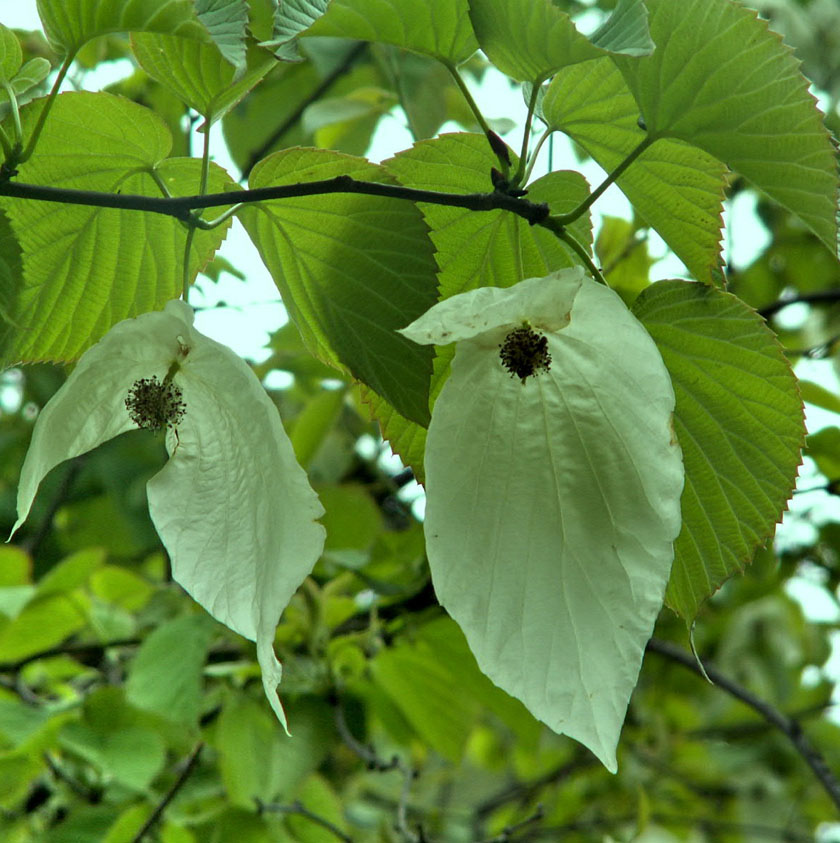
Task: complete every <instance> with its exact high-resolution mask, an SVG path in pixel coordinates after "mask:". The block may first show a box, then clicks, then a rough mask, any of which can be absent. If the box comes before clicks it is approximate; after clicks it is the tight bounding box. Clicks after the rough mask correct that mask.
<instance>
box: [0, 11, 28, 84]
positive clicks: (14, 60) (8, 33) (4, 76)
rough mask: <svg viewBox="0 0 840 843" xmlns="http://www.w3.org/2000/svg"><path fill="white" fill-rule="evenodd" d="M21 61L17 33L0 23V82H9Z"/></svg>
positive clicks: (21, 56) (21, 53) (21, 55)
mask: <svg viewBox="0 0 840 843" xmlns="http://www.w3.org/2000/svg"><path fill="white" fill-rule="evenodd" d="M22 63H23V52H22V50H21V49H20V41H18V37H17V35H15V33H14V32H12V30H11V29H9V28H8V27H7V26H3V24H0V82H11V80H12V79H14V77H15V74H16V73H17V72H18V70H19V69H20V66H21V64H22Z"/></svg>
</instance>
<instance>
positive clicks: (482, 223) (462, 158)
mask: <svg viewBox="0 0 840 843" xmlns="http://www.w3.org/2000/svg"><path fill="white" fill-rule="evenodd" d="M497 163H498V161H497V159H496V157H495V155H494V154H493V152H492V150H491V149H490V146H489V145H488V143H487V139H486V138H485V137H484V135H478V134H467V133H458V134H449V135H443V136H442V137H439V138H434V139H432V140H427V141H421V142H420V143H416V144H414V146H413V147H412V148H411V149H407V150H405V151H404V152H400V153H398V154H397V155H395V156H394V157H393V158H390V159H388V160H387V161H385V162H384V163H383V166H384V167H385V168H386V169H387V170H388V172H390V173H392V174H393V175H394V176H396V178H397V179H398V180H399V182H400V184H403V185H405V186H406V187H414V188H421V189H424V190H439V191H443V192H447V193H486V192H488V191H491V190H492V189H493V186H492V184H491V182H490V168H491V167H493V166H494V165H496V164H497ZM528 191H529V192H528V198H529V199H531V200H532V201H534V202H549V203H550V205H551V210H552V212H553V213H564V212H566V211H571V210H572V209H573V208H576V207H577V206H578V205H579V204H580V203H581V202H582V201H583V200H584V199H585V198H586V197H587V196H588V195H589V188H588V186H587V184H586V180H585V179H584V178H583V176H581V175H580V174H579V173H575V172H570V171H558V172H554V173H549V174H548V175H547V176H543V177H542V178H540V179H537V180H536V181H535V182H533V183H532V184H530V185H529V186H528ZM419 207H420V208H421V209H422V211H423V216H424V218H425V220H426V222H427V223H428V225H429V228H430V229H431V233H430V237H431V239H432V242H433V243H434V245H435V260H436V261H437V264H438V268H439V272H438V279H439V284H440V298H441V299H444V298H447V297H449V296H451V295H454V294H455V293H460V292H464V291H465V290H472V289H475V288H476V287H484V286H497V287H508V286H510V285H511V284H515V283H516V282H517V281H521V280H522V278H523V277H527V276H537V275H544V274H547V273H548V272H553V271H554V270H556V269H561V268H563V267H569V266H573V265H575V264H578V263H579V259H578V258H577V256H575V255H574V253H573V252H571V251H570V250H568V249H567V248H566V247H565V246H564V245H563V243H562V242H561V241H559V240H558V239H557V238H556V237H555V236H554V235H553V234H552V233H551V232H549V231H547V230H546V229H543V228H541V227H539V226H532V225H529V224H528V223H527V222H526V221H525V220H523V219H522V218H521V217H518V216H515V215H514V214H509V213H508V212H506V211H487V212H481V213H479V212H476V211H469V210H466V209H464V208H451V207H447V206H444V205H433V204H429V203H424V202H421V203H419ZM570 229H571V231H572V232H573V233H574V235H575V236H576V237H577V238H578V239H579V240H580V241H581V242H583V244H584V245H587V246H588V245H589V244H591V242H592V228H591V222H590V219H589V215H588V214H584V215H583V216H582V217H580V218H579V219H578V220H576V221H575V222H574V223H573V224H572V225H571V226H570ZM400 327H402V326H400Z"/></svg>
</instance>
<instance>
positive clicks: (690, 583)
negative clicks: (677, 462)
mask: <svg viewBox="0 0 840 843" xmlns="http://www.w3.org/2000/svg"><path fill="white" fill-rule="evenodd" d="M633 312H634V313H635V314H636V316H637V317H638V318H639V319H640V320H641V322H642V324H643V325H644V326H645V328H646V329H647V330H648V331H649V332H650V334H651V336H652V337H653V338H654V340H655V341H656V344H657V346H658V347H659V350H660V352H661V353H662V357H663V359H664V360H665V364H666V366H667V367H668V371H669V372H670V373H671V379H672V381H673V383H674V391H675V392H676V395H677V406H676V411H675V416H674V427H675V430H676V433H677V436H678V438H679V441H680V443H681V445H682V448H683V455H684V460H685V470H686V485H685V492H684V493H683V502H682V509H683V528H682V532H681V533H680V536H679V538H678V539H677V542H676V545H675V558H674V570H673V573H672V575H671V581H670V583H669V585H668V592H667V596H666V601H667V603H668V605H669V606H671V607H672V608H673V609H674V610H675V611H677V612H679V614H680V615H682V616H683V617H684V618H686V620H688V621H690V620H691V619H692V618H693V617H694V616H695V615H696V614H697V610H698V609H699V607H700V604H701V603H702V602H703V600H704V599H705V598H706V597H708V596H709V595H710V594H712V593H713V592H714V591H716V590H717V588H718V587H719V586H720V585H721V583H722V582H723V581H724V580H726V579H727V578H728V577H730V576H732V574H734V573H736V572H737V571H740V570H742V569H743V568H744V566H745V565H746V564H747V563H748V562H749V561H751V559H752V557H753V554H754V552H755V550H756V548H757V547H758V546H760V545H761V544H762V543H763V542H764V541H765V540H766V539H768V538H769V537H770V536H772V533H773V527H774V525H775V523H776V521H777V520H778V519H779V518H780V517H781V513H782V511H783V509H784V506H785V501H786V500H787V498H788V496H789V494H790V492H791V491H792V489H793V485H794V483H795V479H796V468H797V466H798V465H799V461H800V450H801V447H802V444H803V443H804V434H805V428H804V420H803V412H802V401H801V399H800V398H799V392H798V389H797V386H796V379H795V377H794V375H793V373H792V372H791V370H790V365H789V364H788V362H787V360H786V359H785V356H784V353H783V350H782V347H781V346H780V345H779V343H778V341H777V340H776V338H775V336H774V335H773V334H772V332H771V331H770V330H769V329H768V328H767V327H766V325H765V324H764V320H763V319H761V317H760V316H758V314H756V313H755V311H753V310H751V309H750V308H748V307H747V306H746V305H745V304H743V302H741V301H740V300H738V299H737V298H735V296H733V295H730V294H729V293H724V292H722V291H719V290H714V289H713V288H710V287H705V286H703V285H700V284H690V283H686V282H684V281H660V282H657V283H656V284H653V285H651V286H650V287H648V288H647V289H646V290H643V291H642V293H641V294H640V296H639V298H638V299H637V300H636V302H635V303H634V305H633ZM757 431H760V433H761V436H760V438H759V439H758V440H757Z"/></svg>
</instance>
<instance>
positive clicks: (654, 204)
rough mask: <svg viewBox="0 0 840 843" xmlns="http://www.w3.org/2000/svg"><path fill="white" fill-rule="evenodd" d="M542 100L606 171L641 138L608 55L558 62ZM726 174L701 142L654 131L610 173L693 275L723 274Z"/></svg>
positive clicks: (554, 124) (557, 124) (555, 122)
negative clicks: (623, 166) (628, 161)
mask: <svg viewBox="0 0 840 843" xmlns="http://www.w3.org/2000/svg"><path fill="white" fill-rule="evenodd" d="M542 107H543V116H544V119H545V120H546V121H547V123H548V124H549V127H550V128H551V129H560V130H562V131H563V132H565V133H566V134H568V135H569V136H570V137H572V138H574V140H575V141H577V142H578V143H579V144H580V145H581V146H582V147H583V148H584V149H585V150H586V151H587V152H588V153H589V154H590V155H591V156H592V157H593V158H594V159H595V160H596V161H597V162H598V163H599V164H600V165H601V166H602V167H603V168H604V169H605V170H606V171H607V172H612V171H613V170H614V169H615V168H616V167H617V166H618V165H619V164H620V163H621V162H622V161H623V160H624V159H625V158H626V157H627V156H628V155H629V154H630V153H631V152H632V151H633V150H634V149H635V148H636V147H637V146H638V145H639V144H640V143H641V142H642V141H643V140H644V138H645V133H644V131H643V130H642V129H641V128H640V127H639V125H638V119H639V107H638V105H637V104H636V101H635V100H634V99H633V95H632V94H631V93H630V90H629V89H628V87H627V84H626V82H625V81H624V79H623V78H622V76H621V73H619V71H618V70H617V69H616V67H615V64H614V63H613V62H612V60H610V59H609V58H601V59H596V60H595V61H589V62H585V63H583V64H577V65H574V66H572V67H567V68H564V69H563V70H561V71H560V72H559V73H558V74H557V76H556V77H555V78H554V79H552V81H551V84H550V85H549V86H548V90H547V91H546V94H545V97H544V98H543V102H542ZM725 174H726V167H725V166H724V165H723V164H721V163H720V162H719V161H717V160H716V159H715V158H713V157H712V156H711V155H709V154H708V153H706V152H704V151H703V150H702V149H698V148H697V147H695V146H690V145H689V144H687V143H685V142H683V141H680V140H676V139H673V138H661V139H659V140H657V141H656V142H655V143H654V144H653V145H652V146H650V147H649V148H648V149H646V150H645V151H644V152H643V153H642V154H641V156H640V157H639V158H637V159H636V161H634V162H633V164H632V165H631V166H630V168H629V169H627V170H626V171H625V172H624V173H622V174H621V175H620V176H619V177H618V180H617V183H618V186H619V187H620V188H621V189H622V191H623V192H624V193H625V194H626V195H627V198H628V199H629V200H630V201H631V202H632V203H633V206H634V208H635V209H636V210H637V211H638V213H639V214H640V215H641V216H642V218H643V219H644V220H645V222H647V223H648V224H649V225H650V226H652V227H653V228H655V229H656V230H657V231H658V232H659V234H660V235H661V236H662V239H663V240H665V242H666V243H667V244H668V245H669V246H670V247H671V248H672V249H673V250H674V252H675V253H676V254H677V256H678V257H679V258H680V259H681V260H682V261H683V263H684V264H685V265H686V267H688V269H689V271H690V272H691V273H692V274H693V275H694V277H695V278H697V279H698V280H700V281H713V280H714V281H717V282H720V281H721V280H722V275H721V271H720V264H721V257H720V239H721V233H720V232H721V227H722V225H723V219H722V212H723V192H724V187H725V184H726V181H725Z"/></svg>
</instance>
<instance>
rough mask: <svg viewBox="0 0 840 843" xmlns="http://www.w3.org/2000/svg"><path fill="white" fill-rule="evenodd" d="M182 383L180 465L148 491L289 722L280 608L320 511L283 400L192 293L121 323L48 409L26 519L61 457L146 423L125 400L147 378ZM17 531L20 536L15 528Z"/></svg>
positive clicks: (171, 441)
mask: <svg viewBox="0 0 840 843" xmlns="http://www.w3.org/2000/svg"><path fill="white" fill-rule="evenodd" d="M173 364H177V370H176V371H175V373H174V375H173V376H172V378H171V382H172V384H174V386H175V387H177V388H178V389H179V390H180V391H181V393H182V395H181V400H182V401H183V404H184V407H185V409H184V414H183V418H182V419H181V420H180V421H179V423H178V425H177V432H176V430H174V429H171V428H170V429H169V430H168V431H167V436H166V448H167V451H168V452H169V455H170V459H169V461H168V462H167V463H166V465H165V466H164V467H163V469H162V470H161V471H160V472H159V473H158V474H156V475H155V476H154V477H153V478H152V479H151V480H150V481H149V483H148V485H147V493H148V498H149V511H150V514H151V517H152V521H153V522H154V524H155V527H156V529H157V531H158V533H159V535H160V537H161V540H162V541H163V544H164V546H165V547H166V549H167V551H168V552H169V555H170V558H171V560H172V576H173V577H174V579H175V580H176V581H177V582H178V583H180V584H181V585H182V586H183V587H184V588H185V589H186V590H187V591H188V592H189V593H190V594H191V595H192V596H193V597H194V598H195V599H196V600H197V601H198V602H199V603H200V604H201V605H202V606H204V608H205V609H206V610H207V611H208V612H209V613H210V614H211V615H212V616H213V617H214V618H216V619H217V620H218V621H221V622H222V623H223V624H225V625H226V626H228V627H230V628H231V629H232V630H234V631H235V632H237V633H239V634H240V635H243V636H244V637H245V638H248V639H250V640H251V641H255V642H256V645H257V658H258V660H259V663H260V667H261V669H262V676H263V685H264V688H265V692H266V695H267V697H268V700H269V702H270V703H271V706H272V708H273V709H274V711H275V713H276V714H277V717H278V718H279V719H280V722H281V723H282V724H283V727H284V728H286V718H285V715H284V713H283V708H282V706H281V704H280V700H279V698H278V696H277V685H278V683H279V682H280V678H281V675H282V668H281V665H280V663H279V662H278V661H277V658H276V656H275V654H274V646H273V644H274V632H275V629H276V627H277V623H278V621H279V619H280V614H281V612H282V611H283V609H284V608H285V607H286V605H287V604H288V602H289V600H290V599H291V597H292V595H293V594H294V592H295V590H296V589H297V588H298V586H299V585H300V584H301V582H303V580H304V579H305V577H306V576H307V575H308V574H309V573H310V572H311V571H312V568H313V566H314V565H315V563H316V562H317V560H318V557H319V556H320V555H321V550H322V548H323V544H324V528H323V527H322V526H321V525H320V524H318V523H317V522H316V520H315V519H317V518H318V517H320V516H321V515H322V514H323V508H322V507H321V504H320V502H319V501H318V497H317V495H316V494H315V492H314V491H313V490H312V488H311V487H310V485H309V481H308V479H307V477H306V473H305V472H304V470H303V469H302V468H301V467H300V466H299V465H298V463H297V461H296V460H295V456H294V451H293V450H292V445H291V442H290V441H289V438H288V436H287V435H286V432H285V431H284V429H283V425H282V424H281V422H280V417H279V415H278V413H277V408H276V407H275V406H274V404H273V403H272V401H271V399H270V398H269V397H268V396H267V395H266V393H265V390H264V389H263V388H262V386H261V385H260V383H259V381H258V380H257V378H256V376H255V375H254V373H253V372H252V371H251V369H249V368H248V366H247V365H246V364H245V362H244V361H242V360H241V359H240V358H239V357H238V356H237V355H236V354H234V353H233V352H232V351H231V350H230V349H229V348H226V347H225V346H223V345H220V344H219V343H217V342H215V341H214V340H211V339H209V338H208V337H205V336H204V335H203V334H200V333H199V332H198V331H197V330H196V329H195V328H194V327H193V312H192V309H191V308H190V307H189V305H187V304H185V303H184V302H182V301H171V302H169V303H168V304H167V305H166V307H165V309H164V310H163V312H156V313H146V314H143V315H142V316H138V317H137V318H135V319H127V320H125V321H123V322H120V323H119V324H117V325H115V326H114V327H113V328H112V329H111V330H110V331H109V332H108V334H106V335H105V336H104V337H103V338H102V339H101V340H100V341H99V342H98V343H97V344H96V345H94V346H93V347H92V348H90V349H88V351H86V352H85V353H84V354H83V355H82V357H81V359H80V360H79V363H78V365H77V366H76V368H75V369H74V370H73V372H72V374H71V375H70V377H69V378H68V379H67V381H66V382H65V384H64V385H63V386H62V387H61V389H59V390H58V392H56V394H55V395H54V396H53V397H52V398H51V399H50V401H49V402H48V403H47V405H46V406H45V407H44V409H43V410H42V412H41V414H40V415H39V416H38V420H37V421H36V423H35V429H34V431H33V435H32V443H31V445H30V447H29V451H28V453H27V455H26V460H25V462H24V465H23V470H22V472H21V479H20V486H19V488H18V500H17V509H18V520H17V523H16V524H15V527H14V530H17V528H18V527H19V526H20V525H21V524H22V523H23V522H24V520H25V519H26V516H27V514H28V513H29V509H30V507H31V505H32V501H33V499H34V497H35V493H36V492H37V490H38V486H39V484H40V483H41V480H42V479H43V478H44V477H45V476H46V474H47V473H48V472H49V471H50V469H52V468H53V467H54V466H56V465H58V463H60V462H63V461H64V460H67V459H71V458H72V457H76V456H78V455H79V454H83V453H85V452H87V451H89V450H91V449H92V448H95V447H96V446H97V445H100V444H101V443H102V442H105V441H107V440H108V439H111V438H113V437H114V436H117V435H118V434H120V433H124V432H125V431H127V430H132V429H135V428H136V427H137V425H136V424H135V422H134V421H132V420H131V418H130V417H129V413H128V410H127V409H126V404H125V400H126V396H127V395H128V393H129V390H131V389H132V386H133V385H134V384H136V383H137V382H138V381H139V380H141V379H150V378H157V380H158V381H159V382H161V383H162V382H164V380H165V379H166V376H167V373H168V372H171V371H172V369H174V368H175V367H173ZM14 530H13V532H14Z"/></svg>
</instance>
